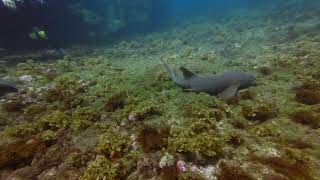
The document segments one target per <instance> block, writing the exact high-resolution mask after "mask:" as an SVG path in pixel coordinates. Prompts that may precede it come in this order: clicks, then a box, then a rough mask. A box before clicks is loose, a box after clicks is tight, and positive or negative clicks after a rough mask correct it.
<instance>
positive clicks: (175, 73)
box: [161, 60, 178, 82]
mask: <svg viewBox="0 0 320 180" xmlns="http://www.w3.org/2000/svg"><path fill="white" fill-rule="evenodd" d="M161 62H162V63H163V65H164V67H165V68H166V70H167V71H168V73H169V74H170V76H171V78H172V80H173V81H175V82H176V79H177V77H178V75H177V72H176V71H175V70H174V69H173V67H172V66H170V65H169V64H167V63H166V62H164V61H163V60H161Z"/></svg>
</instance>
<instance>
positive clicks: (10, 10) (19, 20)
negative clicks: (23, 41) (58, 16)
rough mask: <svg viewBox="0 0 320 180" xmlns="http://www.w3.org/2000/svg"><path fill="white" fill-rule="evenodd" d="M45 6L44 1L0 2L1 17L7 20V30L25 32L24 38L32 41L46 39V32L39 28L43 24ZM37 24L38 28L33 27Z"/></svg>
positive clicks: (1, 0) (14, 0)
mask: <svg viewBox="0 0 320 180" xmlns="http://www.w3.org/2000/svg"><path fill="white" fill-rule="evenodd" d="M46 6H47V1H45V0H0V12H1V13H2V14H1V16H2V18H3V19H7V22H6V23H7V24H9V25H10V26H11V28H8V29H9V30H10V29H11V30H12V29H13V28H14V30H15V31H17V32H25V37H29V38H30V39H32V40H46V39H48V38H47V33H46V31H45V30H44V29H43V28H40V27H42V26H43V23H44V20H43V10H44V7H46ZM6 17H7V18H6ZM14 22H16V23H14ZM39 24H40V26H34V25H39ZM4 27H6V25H4ZM28 29H29V30H28ZM26 31H29V32H26ZM9 32H10V31H9ZM19 34H20V33H19Z"/></svg>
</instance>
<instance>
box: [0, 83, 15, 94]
mask: <svg viewBox="0 0 320 180" xmlns="http://www.w3.org/2000/svg"><path fill="white" fill-rule="evenodd" d="M9 92H18V88H17V86H16V85H15V83H13V82H11V81H7V80H3V79H0V96H3V95H5V94H7V93H9Z"/></svg>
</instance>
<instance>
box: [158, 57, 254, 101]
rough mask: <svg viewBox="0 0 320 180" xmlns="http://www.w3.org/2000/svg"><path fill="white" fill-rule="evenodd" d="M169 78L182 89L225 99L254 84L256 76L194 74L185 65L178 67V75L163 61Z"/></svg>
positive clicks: (246, 73)
mask: <svg viewBox="0 0 320 180" xmlns="http://www.w3.org/2000/svg"><path fill="white" fill-rule="evenodd" d="M162 63H163V65H164V67H165V69H166V70H167V71H168V73H169V74H170V76H171V79H172V80H173V81H174V82H175V83H176V84H177V85H178V86H180V87H182V88H183V90H184V91H193V92H205V93H207V94H209V95H212V96H217V97H219V98H221V99H224V100H227V99H230V98H232V97H234V96H236V94H237V92H238V91H239V90H241V89H245V88H248V87H250V86H255V85H256V76H255V75H254V74H252V73H249V72H225V73H223V74H220V75H201V74H195V73H193V72H192V71H190V70H188V69H187V68H185V67H180V68H179V70H180V71H181V72H182V75H180V74H181V73H180V74H179V73H178V72H177V71H176V70H175V69H174V68H173V67H172V66H171V65H169V64H167V63H165V62H163V61H162Z"/></svg>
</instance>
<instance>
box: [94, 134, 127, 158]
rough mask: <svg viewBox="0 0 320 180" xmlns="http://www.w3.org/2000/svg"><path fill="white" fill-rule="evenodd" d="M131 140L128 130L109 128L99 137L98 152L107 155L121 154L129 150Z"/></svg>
mask: <svg viewBox="0 0 320 180" xmlns="http://www.w3.org/2000/svg"><path fill="white" fill-rule="evenodd" d="M130 143H131V140H130V136H129V135H128V134H127V133H126V132H121V131H118V130H113V129H109V130H107V131H106V132H104V133H103V134H102V135H101V136H100V139H99V143H98V145H97V148H96V149H97V152H98V153H101V154H104V155H107V156H111V157H113V156H119V155H121V154H124V153H126V152H128V150H129V146H130Z"/></svg>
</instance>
